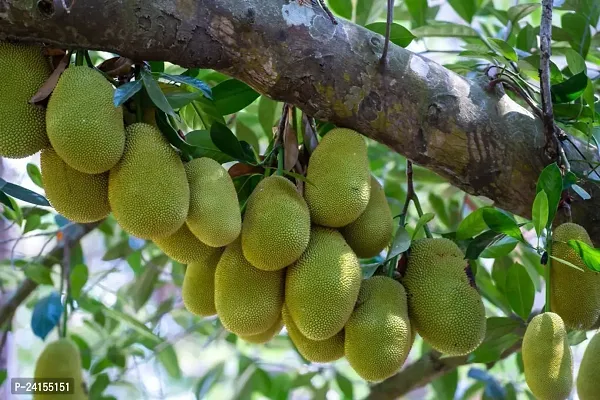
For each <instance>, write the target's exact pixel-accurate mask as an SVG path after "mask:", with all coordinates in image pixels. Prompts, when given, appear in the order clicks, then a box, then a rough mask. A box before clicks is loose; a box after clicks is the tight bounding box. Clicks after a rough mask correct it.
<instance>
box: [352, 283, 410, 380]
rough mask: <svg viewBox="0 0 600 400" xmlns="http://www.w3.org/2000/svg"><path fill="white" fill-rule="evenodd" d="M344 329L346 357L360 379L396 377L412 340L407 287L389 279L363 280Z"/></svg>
mask: <svg viewBox="0 0 600 400" xmlns="http://www.w3.org/2000/svg"><path fill="white" fill-rule="evenodd" d="M344 329H345V330H346V346H345V354H346V358H347V359H348V362H349V363H350V366H351V367H352V368H353V369H354V370H355V371H356V373H357V374H358V375H360V377H361V378H363V379H365V380H367V381H381V380H384V379H386V378H389V377H390V376H392V375H394V374H395V373H396V372H397V371H398V370H399V369H400V368H401V367H402V364H404V361H405V360H406V357H407V356H408V353H409V352H410V346H411V342H412V340H413V338H412V336H411V327H410V321H409V319H408V305H407V303H406V292H405V290H404V287H403V286H402V285H401V284H400V283H398V282H397V281H395V280H393V279H392V278H388V277H386V276H374V277H372V278H369V279H367V280H364V281H363V282H362V285H361V288H360V293H359V295H358V301H357V303H356V308H355V309H354V312H353V313H352V315H351V316H350V319H349V320H348V322H347V323H346V326H345V328H344Z"/></svg>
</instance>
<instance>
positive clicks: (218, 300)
mask: <svg viewBox="0 0 600 400" xmlns="http://www.w3.org/2000/svg"><path fill="white" fill-rule="evenodd" d="M284 279H285V271H284V270H280V271H263V270H260V269H258V268H255V267H253V266H252V265H251V264H250V263H249V262H248V260H246V259H245V258H244V255H243V254H242V245H241V241H240V239H236V240H235V241H234V242H233V243H231V244H230V245H229V246H227V247H226V248H225V252H224V253H223V255H222V256H221V260H219V264H217V271H216V273H215V305H216V307H217V314H218V315H219V318H220V319H221V322H222V323H223V326H224V327H225V328H227V330H229V331H231V332H233V333H235V334H236V335H239V336H250V335H256V334H259V333H262V332H265V331H266V330H267V329H269V328H271V327H272V326H273V325H274V324H275V322H277V320H278V319H279V316H280V315H281V307H282V305H283V290H284V284H285V280H284Z"/></svg>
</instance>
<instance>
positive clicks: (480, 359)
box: [468, 333, 520, 364]
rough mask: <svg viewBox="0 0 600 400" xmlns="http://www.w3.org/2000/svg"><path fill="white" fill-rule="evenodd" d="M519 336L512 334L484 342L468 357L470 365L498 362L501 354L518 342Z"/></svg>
mask: <svg viewBox="0 0 600 400" xmlns="http://www.w3.org/2000/svg"><path fill="white" fill-rule="evenodd" d="M519 339H520V338H519V336H517V335H515V334H514V333H509V334H507V335H504V336H501V337H498V338H494V339H490V340H484V342H483V343H482V344H481V345H480V346H479V347H478V348H477V349H476V350H475V351H474V352H473V353H471V354H470V355H469V358H468V360H469V362H470V363H486V364H487V363H491V362H495V361H498V360H499V359H500V357H501V356H502V353H503V352H504V351H505V350H507V349H508V348H510V347H511V346H512V345H514V344H515V343H517V342H518V341H519Z"/></svg>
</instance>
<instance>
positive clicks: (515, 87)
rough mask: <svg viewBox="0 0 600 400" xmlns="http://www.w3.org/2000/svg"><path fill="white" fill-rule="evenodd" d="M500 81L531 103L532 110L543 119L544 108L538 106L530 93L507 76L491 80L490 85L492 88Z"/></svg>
mask: <svg viewBox="0 0 600 400" xmlns="http://www.w3.org/2000/svg"><path fill="white" fill-rule="evenodd" d="M498 83H502V84H503V85H505V86H506V87H508V88H509V89H510V90H512V91H513V92H515V93H516V94H517V95H518V96H519V97H520V98H522V99H523V100H525V102H526V103H527V104H528V105H529V107H530V108H531V111H533V113H534V114H535V115H536V116H538V117H539V118H540V119H542V120H543V117H542V110H540V108H539V107H538V105H537V104H535V103H534V102H533V99H532V98H531V97H529V95H528V94H527V93H525V91H524V90H523V89H522V88H521V87H520V86H518V85H515V84H514V83H512V82H511V81H509V80H508V79H506V78H502V77H500V78H496V79H493V80H491V81H490V83H489V85H490V88H492V87H494V86H496V85H497V84H498Z"/></svg>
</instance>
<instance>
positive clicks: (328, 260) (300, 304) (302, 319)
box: [285, 226, 362, 340]
mask: <svg viewBox="0 0 600 400" xmlns="http://www.w3.org/2000/svg"><path fill="white" fill-rule="evenodd" d="M361 279H362V274H361V269H360V264H359V262H358V258H356V255H355V254H354V252H353V251H352V249H351V248H350V246H348V244H346V241H345V240H344V237H343V236H342V234H341V233H339V232H338V231H336V230H334V229H328V228H321V227H316V226H315V227H313V229H312V230H311V234H310V241H309V243H308V248H307V249H306V251H305V252H304V254H302V256H300V258H299V259H298V261H296V263H295V264H293V265H292V266H290V267H289V268H287V275H286V282H285V302H286V304H287V307H288V310H289V311H290V314H291V316H292V319H293V320H294V323H295V324H296V326H297V327H298V329H299V330H300V332H301V333H302V334H303V335H304V336H306V337H307V338H309V339H312V340H325V339H329V338H330V337H332V336H333V335H335V334H336V333H338V332H339V331H341V330H342V328H343V327H344V325H345V324H346V321H348V318H350V314H352V310H353V309H354V304H355V303H356V299H357V298H358V291H359V289H360V281H361Z"/></svg>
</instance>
